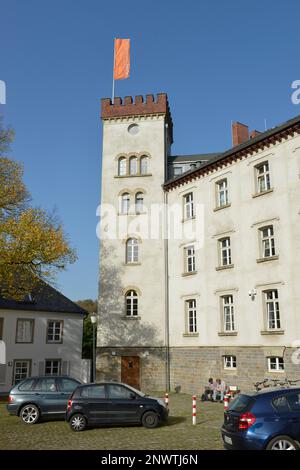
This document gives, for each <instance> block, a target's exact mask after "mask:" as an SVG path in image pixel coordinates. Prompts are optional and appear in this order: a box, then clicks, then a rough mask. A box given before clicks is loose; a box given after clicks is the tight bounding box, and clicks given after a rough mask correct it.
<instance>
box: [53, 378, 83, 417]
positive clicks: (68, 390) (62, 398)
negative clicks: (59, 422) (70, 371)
mask: <svg viewBox="0 0 300 470" xmlns="http://www.w3.org/2000/svg"><path fill="white" fill-rule="evenodd" d="M56 384H57V387H58V391H59V398H58V402H57V409H58V411H59V412H65V411H66V409H67V405H68V400H69V398H70V396H71V395H72V393H73V392H74V390H75V388H77V387H78V385H80V382H78V381H77V380H75V379H70V378H68V377H56Z"/></svg>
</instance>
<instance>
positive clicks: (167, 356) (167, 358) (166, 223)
mask: <svg viewBox="0 0 300 470" xmlns="http://www.w3.org/2000/svg"><path fill="white" fill-rule="evenodd" d="M164 132H165V174H164V180H165V181H166V180H167V174H168V123H165V126H164ZM163 191H164V263H165V364H166V379H165V380H166V391H167V392H169V391H170V388H171V380H170V375H171V374H170V318H169V234H168V232H169V221H168V218H169V217H168V192H167V191H165V189H164V188H163Z"/></svg>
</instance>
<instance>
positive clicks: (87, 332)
mask: <svg viewBox="0 0 300 470" xmlns="http://www.w3.org/2000/svg"><path fill="white" fill-rule="evenodd" d="M76 303H77V305H79V307H81V308H83V309H84V310H87V311H88V312H89V313H94V312H95V313H97V301H96V300H92V299H85V300H78V301H77V302H76ZM82 357H83V358H84V359H92V357H93V325H92V322H91V320H90V317H87V318H85V319H84V320H83V340H82Z"/></svg>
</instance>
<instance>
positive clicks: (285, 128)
mask: <svg viewBox="0 0 300 470" xmlns="http://www.w3.org/2000/svg"><path fill="white" fill-rule="evenodd" d="M295 133H300V115H299V116H296V117H294V118H292V119H289V120H288V121H286V122H284V123H283V124H280V125H279V126H276V127H273V128H272V129H268V130H267V131H266V132H262V133H261V134H259V135H257V136H256V137H253V138H251V139H249V140H247V141H246V142H243V143H242V144H240V145H237V146H236V147H233V148H230V149H229V150H226V151H225V152H223V153H220V154H215V156H213V157H212V158H211V159H209V161H208V162H205V163H202V164H201V165H199V166H198V167H197V168H196V169H192V170H190V171H187V172H185V173H182V174H181V175H179V176H177V177H176V178H172V179H170V180H168V181H166V182H165V184H164V189H165V190H166V191H168V190H169V189H171V188H173V187H175V186H179V185H181V184H184V183H186V182H188V181H190V180H192V179H194V178H196V177H198V176H200V175H202V174H204V173H205V172H207V171H210V170H211V169H212V168H217V167H219V166H220V165H221V164H222V165H223V164H224V163H230V162H233V161H236V160H239V159H240V158H242V157H244V156H246V155H248V154H252V153H254V152H255V151H257V150H258V149H262V148H264V147H270V145H271V144H274V143H275V142H281V141H282V140H283V139H284V138H286V137H288V136H289V135H294V134H295Z"/></svg>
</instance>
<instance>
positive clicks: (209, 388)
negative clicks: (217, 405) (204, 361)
mask: <svg viewBox="0 0 300 470" xmlns="http://www.w3.org/2000/svg"><path fill="white" fill-rule="evenodd" d="M215 388H216V383H215V382H214V379H213V378H212V377H210V378H209V379H208V383H207V385H206V387H205V390H204V394H203V395H202V401H208V400H209V401H212V400H213V394H214V390H215Z"/></svg>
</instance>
